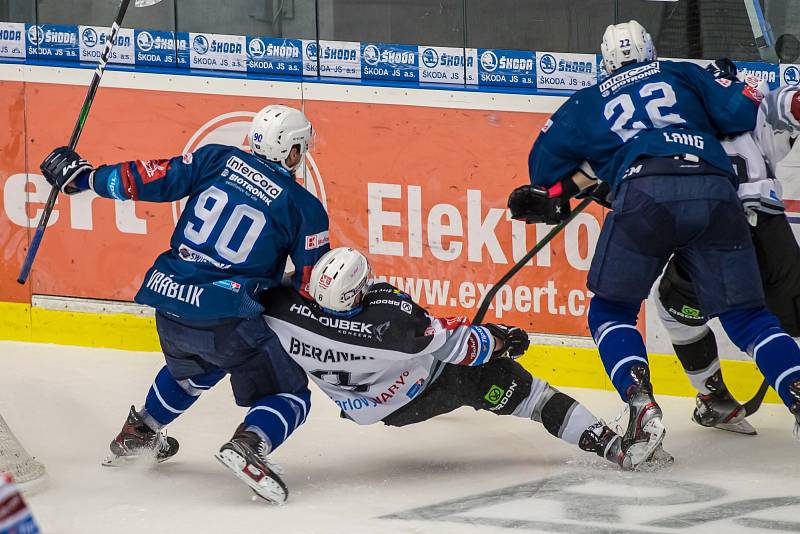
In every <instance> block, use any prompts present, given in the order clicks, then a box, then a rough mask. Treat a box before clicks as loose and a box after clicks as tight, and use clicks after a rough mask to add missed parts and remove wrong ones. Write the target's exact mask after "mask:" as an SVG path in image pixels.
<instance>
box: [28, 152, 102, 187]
mask: <svg viewBox="0 0 800 534" xmlns="http://www.w3.org/2000/svg"><path fill="white" fill-rule="evenodd" d="M39 168H40V169H41V170H42V174H43V175H44V177H45V179H46V180H47V182H48V183H49V184H50V185H52V186H53V187H58V188H59V189H60V190H61V191H62V192H64V193H66V194H68V195H74V194H75V193H80V192H81V191H86V190H87V189H89V177H90V176H91V174H92V173H93V172H94V167H92V164H91V163H89V162H88V161H86V160H85V159H83V158H81V157H80V155H78V153H77V152H75V151H74V150H71V149H70V148H68V147H65V146H62V147H58V148H56V149H54V150H53V151H52V152H50V154H48V155H47V157H46V158H44V161H42V164H41V165H39Z"/></svg>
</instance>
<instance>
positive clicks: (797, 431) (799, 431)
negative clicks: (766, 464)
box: [789, 380, 800, 441]
mask: <svg viewBox="0 0 800 534" xmlns="http://www.w3.org/2000/svg"><path fill="white" fill-rule="evenodd" d="M789 394H790V395H791V396H792V398H793V399H794V402H792V405H791V406H789V411H790V412H792V415H794V419H795V421H794V430H792V435H793V436H794V439H796V440H797V441H800V380H795V381H794V382H792V383H791V384H790V385H789Z"/></svg>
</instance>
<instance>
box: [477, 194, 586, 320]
mask: <svg viewBox="0 0 800 534" xmlns="http://www.w3.org/2000/svg"><path fill="white" fill-rule="evenodd" d="M592 201H593V199H592V198H585V199H583V200H582V201H581V203H580V204H578V205H577V206H575V208H574V209H573V210H572V213H570V214H569V217H567V218H566V219H564V220H563V221H561V222H560V223H558V224H557V225H555V226H554V227H553V229H552V230H550V232H548V234H547V235H546V236H544V237H543V238H542V240H541V241H539V242H538V243H536V244H535V245H534V246H533V248H532V249H530V250H529V251H528V253H527V254H525V256H523V257H522V259H520V260H519V261H518V262H517V263H515V264H514V266H513V267H511V269H509V270H508V272H507V273H506V274H505V275H503V277H502V278H501V279H500V280H498V281H497V283H496V284H494V285H493V286H492V288H491V289H489V291H488V292H487V293H486V295H485V296H484V297H483V302H481V305H480V307H479V308H478V311H477V312H476V313H475V317H473V318H472V324H480V323H481V322H483V318H484V316H485V315H486V312H487V311H488V310H489V306H490V305H491V303H492V299H494V296H495V295H496V294H497V292H498V291H500V288H502V287H503V286H504V285H506V283H507V282H508V281H509V280H511V277H513V276H514V275H515V274H517V272H519V270H520V269H522V267H523V266H524V265H525V264H526V263H528V260H530V259H531V258H533V257H534V256H536V254H538V253H539V251H540V250H542V249H543V248H544V246H545V245H547V244H548V243H549V242H550V241H552V240H553V238H554V237H555V236H557V235H558V234H559V233H561V230H563V229H564V228H565V227H566V226H567V225H568V224H569V223H570V221H571V220H572V219H574V218H575V216H576V215H578V214H579V213H580V212H582V211H583V210H584V209H586V207H587V206H588V205H589V204H591V203H592Z"/></svg>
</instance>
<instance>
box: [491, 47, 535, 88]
mask: <svg viewBox="0 0 800 534" xmlns="http://www.w3.org/2000/svg"><path fill="white" fill-rule="evenodd" d="M478 84H479V85H499V86H505V87H528V88H534V87H536V56H535V53H534V52H529V51H527V50H497V49H486V48H479V49H478Z"/></svg>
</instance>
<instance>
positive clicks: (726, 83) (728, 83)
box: [717, 78, 732, 87]
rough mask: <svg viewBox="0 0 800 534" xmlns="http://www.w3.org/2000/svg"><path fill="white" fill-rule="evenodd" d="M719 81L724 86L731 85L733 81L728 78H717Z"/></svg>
mask: <svg viewBox="0 0 800 534" xmlns="http://www.w3.org/2000/svg"><path fill="white" fill-rule="evenodd" d="M717 83H718V84H720V85H721V86H722V87H730V86H731V83H732V82H731V81H730V80H728V79H727V78H717Z"/></svg>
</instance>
